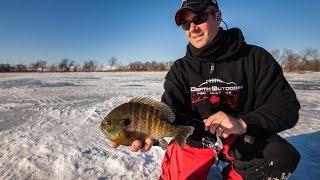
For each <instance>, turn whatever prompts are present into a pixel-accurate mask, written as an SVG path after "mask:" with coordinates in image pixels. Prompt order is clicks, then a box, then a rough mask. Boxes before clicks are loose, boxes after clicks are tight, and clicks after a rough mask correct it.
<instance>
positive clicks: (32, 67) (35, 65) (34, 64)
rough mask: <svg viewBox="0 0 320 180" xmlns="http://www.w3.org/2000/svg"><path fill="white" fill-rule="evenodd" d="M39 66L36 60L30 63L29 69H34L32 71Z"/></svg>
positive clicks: (36, 69)
mask: <svg viewBox="0 0 320 180" xmlns="http://www.w3.org/2000/svg"><path fill="white" fill-rule="evenodd" d="M40 67H41V64H40V61H36V62H34V63H31V64H30V69H31V71H34V72H36V71H38V69H39V68H40Z"/></svg>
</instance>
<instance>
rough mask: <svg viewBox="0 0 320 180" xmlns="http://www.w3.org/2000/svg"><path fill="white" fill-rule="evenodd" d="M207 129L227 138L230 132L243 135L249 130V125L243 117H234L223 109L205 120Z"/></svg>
mask: <svg viewBox="0 0 320 180" xmlns="http://www.w3.org/2000/svg"><path fill="white" fill-rule="evenodd" d="M203 122H204V124H205V128H206V131H208V130H209V131H210V133H212V134H217V135H218V136H220V137H223V138H227V137H228V136H229V135H230V134H238V135H242V134H244V133H246V131H247V125H246V123H245V122H244V121H243V120H242V119H237V118H234V117H232V116H230V115H228V114H226V113H224V112H222V111H219V112H217V113H215V114H213V115H211V116H210V117H209V118H208V119H204V120H203Z"/></svg>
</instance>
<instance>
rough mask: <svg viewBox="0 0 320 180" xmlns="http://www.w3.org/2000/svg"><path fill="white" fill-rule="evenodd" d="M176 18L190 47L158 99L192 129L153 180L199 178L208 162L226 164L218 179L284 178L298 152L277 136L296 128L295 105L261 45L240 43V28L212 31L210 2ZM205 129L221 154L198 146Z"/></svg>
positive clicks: (215, 20)
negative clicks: (220, 146) (218, 141)
mask: <svg viewBox="0 0 320 180" xmlns="http://www.w3.org/2000/svg"><path fill="white" fill-rule="evenodd" d="M175 21H176V24H177V25H178V26H181V27H182V28H183V30H184V32H185V34H186V36H187V38H188V40H189V44H188V45H187V53H186V55H185V57H183V58H182V59H178V60H176V61H175V62H174V64H173V66H172V67H171V69H170V71H169V72H168V73H167V75H166V81H165V84H164V88H165V92H164V94H163V96H162V101H163V102H165V103H166V104H167V105H169V106H170V107H171V108H172V109H173V110H174V111H175V113H176V115H177V117H176V120H175V122H174V123H176V124H180V125H193V126H195V131H194V133H193V134H192V135H191V136H190V137H189V138H188V140H187V145H186V146H184V147H182V148H181V147H180V146H179V145H177V143H176V142H173V143H171V144H170V146H169V147H168V149H167V150H166V153H165V157H164V159H163V162H162V174H161V177H160V178H161V179H206V178H207V176H208V173H209V168H210V166H212V164H213V163H214V160H215V157H219V159H220V160H223V161H227V162H228V163H230V165H229V166H227V167H226V168H224V170H223V176H224V178H225V179H267V178H269V177H271V178H281V177H286V176H288V175H289V174H290V173H292V172H293V171H294V170H295V168H296V167H297V164H298V162H299V160H300V155H299V153H298V152H297V151H296V149H295V148H294V147H293V146H292V145H290V144H289V143H288V142H287V141H286V140H284V139H283V138H281V137H280V136H279V135H277V133H279V132H281V131H283V130H286V129H289V128H292V127H293V126H294V125H295V124H296V123H297V121H298V116H299V115H298V111H299V109H300V105H299V102H298V101H297V99H296V96H295V93H294V91H293V90H292V88H291V87H290V85H289V84H288V82H287V81H286V79H285V78H284V76H283V74H282V69H281V67H280V66H279V65H278V64H277V62H276V61H275V60H274V59H273V58H272V56H271V55H270V54H269V53H268V52H267V51H266V50H264V49H263V48H261V47H257V46H254V45H249V44H246V43H245V41H244V37H243V35H242V33H241V31H240V30H239V29H236V28H233V29H229V30H223V29H222V28H220V27H219V25H220V23H221V21H222V19H221V12H220V10H219V7H218V4H217V2H216V1H215V0H185V1H183V3H182V6H181V8H180V9H179V10H178V11H177V13H176V16H175ZM185 117H192V118H193V119H189V120H188V119H187V118H185ZM195 119H202V120H203V122H204V126H203V125H202V126H201V125H199V123H198V122H196V120H195ZM206 131H207V132H206ZM208 132H209V134H212V135H213V134H216V135H218V136H220V137H222V139H223V144H224V147H223V149H222V150H221V151H215V150H213V149H211V148H207V147H204V146H203V144H202V143H203V142H202V139H203V138H204V137H206V136H207V135H208ZM152 144H153V141H152V139H146V140H145V142H141V141H138V140H137V141H135V142H133V144H132V146H131V147H130V149H131V150H132V151H138V150H139V149H141V150H143V151H148V150H149V149H150V148H151V146H152ZM113 147H117V145H116V144H113Z"/></svg>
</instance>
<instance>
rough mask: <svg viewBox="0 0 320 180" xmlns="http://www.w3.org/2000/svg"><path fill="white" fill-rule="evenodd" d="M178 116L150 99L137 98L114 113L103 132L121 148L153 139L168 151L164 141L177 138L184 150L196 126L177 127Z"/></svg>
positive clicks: (167, 107)
mask: <svg viewBox="0 0 320 180" xmlns="http://www.w3.org/2000/svg"><path fill="white" fill-rule="evenodd" d="M174 120H175V114H174V113H173V112H172V110H171V109H170V107H169V106H168V105H166V104H164V103H162V102H158V101H155V100H153V99H150V98H147V97H141V98H134V99H132V100H130V101H129V102H127V103H124V104H121V105H120V106H118V107H116V108H115V109H113V110H112V111H111V112H110V113H109V114H108V115H107V116H106V117H105V118H104V120H103V121H102V122H101V124H100V129H101V130H102V132H103V133H104V134H105V135H106V136H107V138H108V139H109V140H111V141H113V142H115V143H117V144H121V145H125V146H129V145H131V144H132V142H133V141H134V140H144V139H146V138H152V139H155V140H159V142H160V146H161V147H162V148H166V147H165V146H167V144H166V143H165V142H166V141H165V140H164V139H163V138H164V137H174V138H175V139H176V140H177V142H178V144H179V145H181V146H183V145H184V144H185V143H186V139H187V138H188V136H189V135H191V134H192V133H193V130H194V128H193V127H192V126H174V125H172V124H171V123H170V122H173V121H174Z"/></svg>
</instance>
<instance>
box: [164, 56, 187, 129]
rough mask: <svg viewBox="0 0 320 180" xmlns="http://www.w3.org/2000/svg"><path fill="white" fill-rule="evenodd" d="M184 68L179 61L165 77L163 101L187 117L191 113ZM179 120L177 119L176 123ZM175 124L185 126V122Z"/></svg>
mask: <svg viewBox="0 0 320 180" xmlns="http://www.w3.org/2000/svg"><path fill="white" fill-rule="evenodd" d="M182 68H183V67H182V63H181V62H179V60H178V61H175V63H174V64H173V65H172V67H171V68H170V70H169V71H168V73H167V75H166V77H165V82H164V93H163V95H162V97H161V101H162V102H164V103H166V104H167V105H168V106H169V107H170V108H171V109H172V110H173V111H174V112H175V113H178V114H184V115H187V114H189V113H190V111H191V107H190V97H189V96H188V93H187V92H188V91H187V90H188V85H187V83H186V76H184V75H183V72H181V71H182V70H181V69H182ZM178 119H179V118H178ZM178 119H177V118H176V121H177V120H178ZM175 123H177V124H183V122H175Z"/></svg>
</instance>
